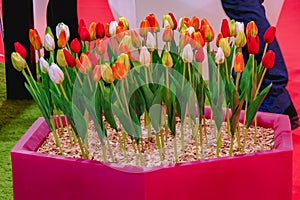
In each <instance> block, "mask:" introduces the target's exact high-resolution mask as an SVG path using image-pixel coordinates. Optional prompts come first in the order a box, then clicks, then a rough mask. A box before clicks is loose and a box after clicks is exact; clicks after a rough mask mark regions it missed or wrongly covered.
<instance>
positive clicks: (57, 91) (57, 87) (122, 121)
mask: <svg viewBox="0 0 300 200" xmlns="http://www.w3.org/2000/svg"><path fill="white" fill-rule="evenodd" d="M258 31H259V30H258V28H257V26H256V24H255V22H253V21H251V22H250V23H248V24H247V26H246V29H245V30H244V24H243V23H240V22H235V21H234V20H231V21H228V20H227V19H223V21H222V25H221V30H220V32H219V33H218V34H217V37H216V40H215V42H216V43H215V44H216V46H217V50H213V49H212V48H211V43H212V42H214V39H215V34H214V31H213V29H212V27H211V25H210V24H209V22H208V21H207V20H206V19H205V18H203V19H201V20H200V19H199V18H198V17H196V16H194V17H193V18H192V19H190V18H188V17H182V18H180V20H179V21H177V20H176V18H175V16H174V14H172V13H168V14H166V15H164V16H163V19H162V26H160V24H159V22H158V20H157V18H156V17H155V15H154V14H149V15H148V16H146V18H145V19H144V20H142V21H141V23H140V28H139V29H136V30H135V29H130V27H129V23H128V21H127V20H126V18H124V17H120V18H119V19H118V21H111V22H110V23H105V24H102V23H95V22H92V23H91V24H90V25H89V26H86V24H85V22H84V20H80V22H79V25H78V35H79V37H80V38H75V39H73V40H72V41H69V40H70V32H69V28H68V26H67V25H66V24H64V23H59V24H58V25H57V26H56V38H55V36H54V35H53V33H52V31H51V29H50V28H49V27H47V28H46V31H45V35H44V42H43V41H42V40H41V38H40V36H39V34H38V32H37V30H35V29H34V30H33V29H31V30H30V31H29V39H30V42H31V44H32V46H33V47H34V48H35V50H36V51H37V52H38V56H39V60H38V62H37V69H38V72H37V74H38V76H37V77H33V76H32V73H31V71H30V68H29V67H28V65H27V63H26V60H25V59H26V56H27V55H26V54H27V53H26V49H25V48H24V47H23V46H22V44H20V43H18V42H16V43H15V52H13V53H12V54H11V59H12V63H13V66H14V67H15V69H17V70H18V71H21V72H22V73H23V75H24V76H25V77H26V80H27V82H26V83H25V86H26V87H27V89H28V91H29V92H30V93H31V95H32V97H33V99H34V100H35V101H36V103H37V104H38V106H39V108H40V110H41V112H42V114H43V116H44V118H45V120H46V121H47V123H48V125H49V127H50V129H51V130H52V131H53V133H54V136H55V139H56V144H57V146H58V147H59V148H60V150H61V154H63V150H62V148H61V146H60V141H59V137H58V135H57V133H56V127H58V129H60V128H63V125H62V124H63V118H61V114H62V113H63V114H64V119H65V121H66V122H65V123H66V125H67V126H66V127H67V130H68V133H69V136H70V142H71V143H72V144H74V143H77V142H78V143H79V145H80V148H81V151H82V157H83V158H89V155H88V148H87V142H86V141H87V127H88V123H89V121H90V120H93V122H94V125H95V128H96V131H97V133H98V136H99V139H100V142H101V145H102V152H103V157H104V160H105V161H106V149H108V150H109V154H110V156H111V157H114V155H113V154H114V152H113V151H112V150H111V148H110V143H109V142H108V134H110V133H108V132H107V129H108V126H109V127H111V128H112V129H114V130H115V132H116V133H117V135H118V138H119V144H120V145H121V147H122V150H123V151H124V155H126V148H127V147H126V145H127V143H126V138H130V139H131V140H132V143H131V144H132V145H134V149H135V150H136V151H137V153H140V154H141V152H142V150H143V148H144V142H145V140H147V139H148V140H150V139H151V137H152V136H155V137H156V144H157V148H158V149H159V152H160V157H161V159H162V160H163V159H164V157H163V152H164V148H165V145H164V143H165V141H166V139H167V138H168V137H173V140H174V160H175V162H178V155H177V151H178V150H177V142H176V135H177V134H180V139H181V150H182V151H185V147H184V138H185V135H186V134H189V133H185V132H184V126H187V125H186V124H187V123H186V122H187V121H188V124H189V125H188V127H189V128H190V130H191V131H189V132H191V134H192V136H193V139H194V141H195V142H194V145H195V146H196V153H195V157H196V159H199V151H200V150H201V149H202V148H203V140H204V139H205V136H206V131H207V130H206V124H205V121H204V120H205V117H204V106H205V102H209V104H210V107H211V118H213V119H214V123H215V127H216V128H215V133H213V134H214V135H215V137H216V141H217V148H216V155H217V156H219V152H220V149H221V148H222V134H229V135H230V138H231V145H230V153H229V154H230V155H232V152H233V144H234V142H235V141H236V142H237V143H238V148H239V151H241V152H243V151H244V148H245V143H246V141H243V142H242V141H240V134H241V133H242V134H244V138H246V136H247V134H248V128H249V127H250V125H251V124H252V122H253V121H254V122H255V123H254V124H255V127H256V118H255V115H256V112H257V110H258V108H259V106H260V104H261V102H262V101H263V99H264V98H265V96H266V95H267V93H268V91H269V90H270V88H271V86H272V85H271V84H270V85H269V86H267V87H266V88H264V89H263V90H261V89H260V86H261V84H262V80H263V78H264V75H265V73H266V70H267V69H268V68H271V67H273V65H274V59H275V54H274V52H273V51H272V50H267V49H268V44H270V43H271V42H272V41H273V40H274V37H275V31H276V29H275V27H270V28H269V29H268V30H267V31H266V32H265V34H264V40H265V43H266V46H265V51H264V53H263V58H262V61H261V62H260V63H257V61H256V60H255V55H256V54H257V53H258V51H259V46H260V40H259V37H258ZM175 33H179V34H178V35H179V37H178V38H176V37H175V35H176V34H175ZM160 38H161V39H162V41H163V47H159V42H158V40H159V39H160ZM56 40H57V42H55V41H56ZM176 41H178V42H176ZM177 43H178V44H177ZM242 48H246V49H247V50H248V53H249V59H248V60H247V61H246V62H245V61H244V56H243V53H242ZM42 49H44V51H48V52H49V58H45V57H43V56H41V50H42ZM204 59H207V60H208V65H209V66H208V69H209V80H208V81H205V80H203V77H202V63H203V61H204ZM245 63H246V64H245ZM232 74H235V76H232ZM233 77H235V79H234V78H233ZM205 99H207V100H208V101H206V100H205ZM224 107H226V109H225V108H224ZM242 108H245V118H244V119H245V121H244V122H243V123H244V124H245V126H244V128H243V129H242V131H240V130H241V129H240V128H239V123H238V122H239V117H240V114H241V110H242ZM55 116H58V117H55ZM187 116H188V117H187ZM224 116H226V122H227V128H228V131H227V133H222V132H221V126H222V121H223V119H224ZM176 118H179V119H180V127H181V128H180V133H177V130H176V121H178V120H176ZM142 122H144V125H142ZM57 124H60V126H59V125H57ZM143 128H146V129H147V130H148V136H147V137H148V138H147V137H142V129H143Z"/></svg>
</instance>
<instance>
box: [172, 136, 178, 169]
mask: <svg viewBox="0 0 300 200" xmlns="http://www.w3.org/2000/svg"><path fill="white" fill-rule="evenodd" d="M173 141H174V157H175V163H178V153H177V141H176V135H175V136H174V138H173Z"/></svg>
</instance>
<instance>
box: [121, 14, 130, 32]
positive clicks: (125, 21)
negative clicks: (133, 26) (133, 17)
mask: <svg viewBox="0 0 300 200" xmlns="http://www.w3.org/2000/svg"><path fill="white" fill-rule="evenodd" d="M119 22H122V23H123V25H124V27H125V28H126V30H129V23H128V21H127V19H126V18H125V17H123V16H121V17H119Z"/></svg>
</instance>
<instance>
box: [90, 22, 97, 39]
mask: <svg viewBox="0 0 300 200" xmlns="http://www.w3.org/2000/svg"><path fill="white" fill-rule="evenodd" d="M96 26H97V24H96V22H92V23H91V24H90V27H89V34H90V39H89V40H90V41H93V40H95V39H96V34H97V33H96Z"/></svg>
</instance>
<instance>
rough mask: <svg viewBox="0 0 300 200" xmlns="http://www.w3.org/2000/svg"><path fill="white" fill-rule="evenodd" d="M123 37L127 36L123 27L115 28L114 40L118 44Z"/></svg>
mask: <svg viewBox="0 0 300 200" xmlns="http://www.w3.org/2000/svg"><path fill="white" fill-rule="evenodd" d="M125 35H128V31H127V29H126V28H125V27H124V26H117V28H116V38H117V40H118V42H121V40H122V39H123V38H124V36H125Z"/></svg>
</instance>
